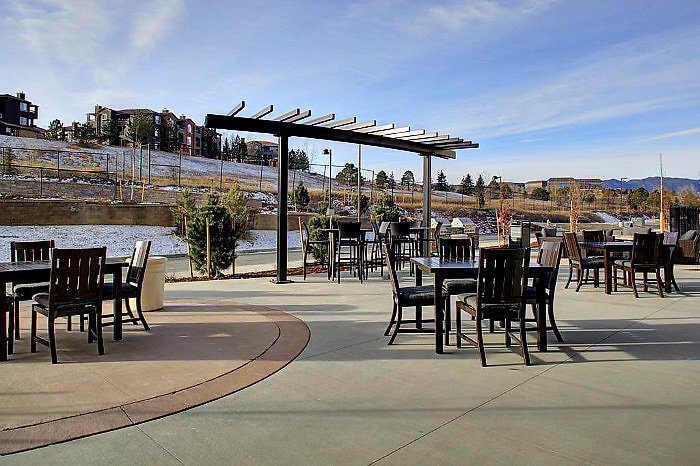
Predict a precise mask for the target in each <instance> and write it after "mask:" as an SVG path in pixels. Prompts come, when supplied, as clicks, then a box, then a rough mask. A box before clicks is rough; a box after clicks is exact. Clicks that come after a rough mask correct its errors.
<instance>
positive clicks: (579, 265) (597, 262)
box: [564, 232, 605, 292]
mask: <svg viewBox="0 0 700 466" xmlns="http://www.w3.org/2000/svg"><path fill="white" fill-rule="evenodd" d="M564 241H565V242H566V249H567V252H568V258H569V279H568V280H567V282H566V285H565V286H564V288H568V287H569V283H571V278H572V275H573V271H574V270H576V291H577V292H578V290H579V289H580V288H581V285H583V279H584V275H586V273H587V272H588V271H589V270H593V286H594V287H596V288H598V284H599V282H600V270H601V269H603V268H604V267H605V262H604V258H603V257H601V256H595V257H583V254H581V246H580V245H579V242H578V239H577V238H576V233H571V232H566V233H564Z"/></svg>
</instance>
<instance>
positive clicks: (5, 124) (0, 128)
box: [0, 92, 44, 138]
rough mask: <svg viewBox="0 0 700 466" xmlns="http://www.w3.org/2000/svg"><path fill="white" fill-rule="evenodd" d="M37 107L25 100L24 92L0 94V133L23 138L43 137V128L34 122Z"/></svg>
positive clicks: (37, 112)
mask: <svg viewBox="0 0 700 466" xmlns="http://www.w3.org/2000/svg"><path fill="white" fill-rule="evenodd" d="M38 117H39V107H38V106H37V105H34V104H32V103H31V102H30V101H28V100H27V98H26V96H25V94H24V92H18V93H17V95H14V96H13V95H10V94H0V134H3V135H7V136H21V137H25V138H43V137H44V129H42V128H39V127H38V126H36V125H35V124H34V122H35V120H36V119H37V118H38Z"/></svg>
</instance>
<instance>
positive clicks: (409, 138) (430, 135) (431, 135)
mask: <svg viewBox="0 0 700 466" xmlns="http://www.w3.org/2000/svg"><path fill="white" fill-rule="evenodd" d="M437 135H438V133H437V132H433V133H424V134H420V135H417V136H400V137H401V139H405V140H407V141H417V140H419V139H429V138H434V137H435V136H437Z"/></svg>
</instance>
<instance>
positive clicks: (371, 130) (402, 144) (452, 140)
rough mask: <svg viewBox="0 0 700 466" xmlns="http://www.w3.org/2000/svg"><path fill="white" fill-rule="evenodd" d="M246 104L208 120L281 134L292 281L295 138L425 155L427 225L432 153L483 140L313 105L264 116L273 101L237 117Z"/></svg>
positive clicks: (212, 124) (280, 234)
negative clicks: (314, 109)
mask: <svg viewBox="0 0 700 466" xmlns="http://www.w3.org/2000/svg"><path fill="white" fill-rule="evenodd" d="M244 108H245V101H242V102H241V103H240V104H238V105H236V107H235V108H234V109H233V110H231V111H230V112H229V113H228V114H227V115H215V114H207V117H206V122H205V125H206V126H207V127H208V128H216V129H227V130H233V131H247V132H253V133H267V134H272V135H274V136H277V138H278V144H279V145H278V153H279V157H278V162H277V172H278V178H279V180H278V182H277V200H278V207H277V279H276V283H288V280H287V214H288V210H289V205H288V196H289V193H288V191H289V178H288V176H289V157H287V156H284V155H286V154H288V153H289V138H290V137H302V138H311V139H321V140H326V141H336V142H349V143H353V144H360V145H367V146H375V147H384V148H387V149H395V150H402V151H407V152H414V153H416V154H419V155H421V156H422V157H423V226H430V208H431V194H432V186H431V180H432V176H431V159H432V157H439V158H443V159H454V158H455V157H456V153H455V150H457V149H476V148H478V147H479V144H478V143H473V142H471V141H464V140H463V139H461V138H456V137H450V136H449V135H442V134H439V133H437V132H428V131H426V130H424V129H416V130H412V129H411V127H410V126H401V127H397V126H395V125H394V124H393V123H389V124H382V125H378V124H377V121H376V120H370V121H365V122H358V121H357V118H356V117H350V118H345V119H342V120H336V118H335V113H330V114H328V115H324V116H321V117H317V118H313V119H311V110H306V111H304V112H302V111H301V110H300V109H298V108H297V109H294V110H292V111H290V112H287V113H283V114H281V115H278V116H275V117H273V118H270V119H263V117H265V116H267V115H270V114H271V113H273V110H274V108H273V106H272V105H268V106H267V107H265V108H263V109H262V110H260V111H259V112H256V113H255V114H253V115H252V116H250V117H240V116H237V115H238V114H239V113H240V112H241V111H242V110H243V109H244ZM360 174H361V166H360V167H358V198H359V197H360V196H359V193H360V192H361V191H360V190H361V186H360V183H361V180H362V176H361V175H360Z"/></svg>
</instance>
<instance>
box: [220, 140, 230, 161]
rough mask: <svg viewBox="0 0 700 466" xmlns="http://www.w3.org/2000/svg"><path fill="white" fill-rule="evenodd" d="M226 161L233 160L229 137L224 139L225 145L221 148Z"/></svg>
mask: <svg viewBox="0 0 700 466" xmlns="http://www.w3.org/2000/svg"><path fill="white" fill-rule="evenodd" d="M221 152H222V153H223V154H224V160H231V146H230V145H229V144H228V136H226V137H224V145H223V146H222V147H221Z"/></svg>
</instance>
